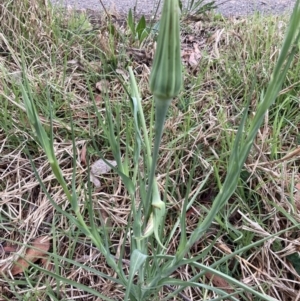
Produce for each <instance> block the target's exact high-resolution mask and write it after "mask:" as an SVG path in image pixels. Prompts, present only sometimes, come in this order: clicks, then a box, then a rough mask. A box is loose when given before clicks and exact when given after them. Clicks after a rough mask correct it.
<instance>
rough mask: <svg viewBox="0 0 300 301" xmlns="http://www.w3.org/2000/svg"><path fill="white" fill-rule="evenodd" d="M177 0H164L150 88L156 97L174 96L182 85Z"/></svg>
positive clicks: (167, 97)
mask: <svg viewBox="0 0 300 301" xmlns="http://www.w3.org/2000/svg"><path fill="white" fill-rule="evenodd" d="M179 29H180V24H179V4H178V0H164V6H163V11H162V16H161V20H160V25H159V34H158V41H157V47H156V52H155V55H154V61H153V67H152V71H151V75H150V89H151V92H152V93H153V95H154V97H155V98H157V99H161V100H163V99H167V100H170V99H172V98H173V97H176V96H177V95H178V93H179V91H180V89H181V85H182V74H181V72H182V66H181V56H180V34H179Z"/></svg>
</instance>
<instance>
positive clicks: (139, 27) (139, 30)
mask: <svg viewBox="0 0 300 301" xmlns="http://www.w3.org/2000/svg"><path fill="white" fill-rule="evenodd" d="M145 29H146V19H145V17H144V16H142V17H141V19H140V21H139V23H138V24H137V26H136V32H137V35H138V39H139V41H140V40H141V36H142V33H143V32H144V30H145Z"/></svg>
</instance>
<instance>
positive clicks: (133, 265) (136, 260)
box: [124, 249, 148, 300]
mask: <svg viewBox="0 0 300 301" xmlns="http://www.w3.org/2000/svg"><path fill="white" fill-rule="evenodd" d="M147 257H148V256H147V255H145V254H143V253H142V252H140V251H139V250H137V249H135V250H134V251H133V252H132V254H131V257H130V268H129V279H128V284H127V287H126V293H125V298H124V300H128V297H129V294H130V293H132V290H133V283H132V282H133V277H134V275H135V273H136V272H137V270H138V269H139V268H140V267H141V266H142V264H143V263H144V262H145V260H146V259H147Z"/></svg>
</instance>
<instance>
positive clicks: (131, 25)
mask: <svg viewBox="0 0 300 301" xmlns="http://www.w3.org/2000/svg"><path fill="white" fill-rule="evenodd" d="M127 24H128V27H129V28H130V30H131V33H132V35H133V37H134V38H135V26H134V19H133V14H132V10H131V9H130V10H129V12H128V17H127Z"/></svg>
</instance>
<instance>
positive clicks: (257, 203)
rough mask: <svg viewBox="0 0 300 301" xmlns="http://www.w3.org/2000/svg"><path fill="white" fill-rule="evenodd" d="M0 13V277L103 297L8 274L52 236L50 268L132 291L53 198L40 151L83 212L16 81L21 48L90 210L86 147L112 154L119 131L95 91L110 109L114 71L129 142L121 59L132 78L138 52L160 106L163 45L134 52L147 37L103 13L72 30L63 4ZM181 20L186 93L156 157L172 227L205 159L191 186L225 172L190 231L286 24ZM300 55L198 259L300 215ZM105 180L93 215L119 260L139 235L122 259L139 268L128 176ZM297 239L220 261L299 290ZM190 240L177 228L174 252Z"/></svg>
mask: <svg viewBox="0 0 300 301" xmlns="http://www.w3.org/2000/svg"><path fill="white" fill-rule="evenodd" d="M0 16H1V17H0V28H1V30H0V67H1V70H3V72H2V71H1V74H0V101H1V106H0V120H1V121H0V122H1V123H0V125H1V130H0V236H1V246H2V247H1V249H0V252H1V253H0V254H1V258H0V266H2V269H3V270H5V273H4V274H3V275H2V276H0V296H1V295H2V297H0V300H1V301H2V300H8V299H9V300H84V301H86V300H95V301H96V300H101V299H100V298H99V297H96V296H93V295H92V294H90V293H87V292H84V291H83V290H82V289H80V288H78V287H75V286H73V285H71V284H70V283H68V282H65V283H64V282H63V281H60V282H58V281H57V279H56V278H55V277H53V276H51V275H50V274H48V275H47V274H46V273H43V272H41V271H39V270H38V269H36V268H35V267H31V268H29V270H28V271H26V273H22V274H18V275H11V274H10V273H9V271H10V267H11V265H12V263H13V261H15V260H16V258H18V256H19V255H20V254H24V249H25V248H26V246H27V245H29V244H30V242H31V241H32V240H33V239H34V238H36V237H39V236H42V235H49V236H50V237H51V238H52V246H51V249H50V253H52V254H54V255H51V254H49V261H50V262H51V265H50V268H48V269H49V270H50V271H52V272H53V273H55V274H59V275H60V276H61V277H63V278H65V279H69V280H73V281H75V282H77V283H81V284H85V285H87V286H89V287H91V288H94V289H95V290H97V291H99V292H101V293H102V294H104V295H105V296H107V297H110V298H112V299H115V300H123V299H122V298H123V297H124V288H122V286H120V285H119V284H116V283H113V282H112V281H110V280H107V279H105V278H103V277H102V276H101V274H100V273H101V272H102V273H105V274H107V275H110V276H114V272H113V271H112V270H111V269H110V268H109V267H108V265H107V264H106V263H105V261H104V258H103V256H102V255H101V254H100V253H99V251H98V250H97V249H96V248H95V247H94V246H93V245H92V244H91V242H90V241H89V239H87V238H86V237H85V236H84V235H83V234H82V233H80V231H79V230H78V229H77V228H76V227H75V226H74V225H72V223H70V221H69V220H68V219H67V218H66V217H64V216H62V215H61V214H59V213H57V212H56V211H55V210H54V208H53V206H52V205H51V202H50V201H49V197H48V196H47V195H46V194H45V192H44V191H43V190H42V189H41V185H40V182H39V180H38V179H37V177H36V175H35V173H34V169H33V167H32V164H31V162H30V158H32V161H33V163H34V165H35V167H36V170H37V172H38V174H39V176H40V177H41V180H42V182H43V184H44V185H45V187H46V188H47V191H48V193H49V195H50V196H51V198H52V200H53V201H54V202H56V203H57V204H59V205H61V206H62V208H63V209H64V210H65V211H66V212H68V213H70V214H72V210H71V209H70V206H69V204H68V203H67V201H66V197H65V195H64V193H63V190H62V188H61V187H60V186H59V185H57V182H56V181H55V179H54V176H53V174H52V172H51V169H50V166H49V164H48V162H47V160H46V157H45V155H44V153H43V152H42V151H41V149H40V147H39V146H37V145H36V144H35V142H34V134H33V132H32V130H31V128H30V125H29V123H28V120H27V117H26V114H25V113H24V106H23V104H22V100H21V96H20V91H19V90H18V88H17V87H18V85H17V82H18V81H19V78H20V77H21V76H22V75H21V73H22V71H21V70H22V63H21V62H22V60H21V57H22V55H23V58H24V60H25V63H26V65H27V72H28V73H27V74H26V76H27V77H28V78H29V81H30V85H31V87H32V90H33V92H34V94H35V99H36V100H37V103H36V106H37V107H38V110H39V113H40V115H41V117H42V122H43V124H44V126H45V128H46V130H47V131H49V106H50V105H51V107H52V110H53V112H54V118H53V131H54V141H55V144H54V149H55V154H56V156H57V159H58V161H59V163H60V167H61V169H62V171H63V175H64V177H65V179H66V181H67V182H68V184H69V185H71V181H72V173H73V169H74V168H76V187H77V192H78V196H79V203H80V209H81V212H82V214H83V215H84V216H86V218H87V220H88V215H87V209H86V205H85V202H86V197H87V177H88V175H87V167H86V166H84V164H83V163H82V160H81V157H80V155H81V152H82V149H83V146H84V145H88V150H89V153H90V160H91V162H93V161H95V160H96V159H98V158H99V157H98V154H97V152H98V150H99V149H100V150H101V153H103V154H105V157H107V158H111V156H112V155H111V151H110V147H109V145H108V140H107V137H106V136H105V133H104V132H103V130H102V129H101V128H99V127H98V119H97V116H96V113H95V109H94V105H93V102H92V100H91V99H92V98H94V100H95V103H96V105H97V107H98V112H99V114H102V115H104V109H105V106H104V100H103V99H104V98H105V95H104V94H105V93H104V91H103V90H102V91H100V90H99V89H97V88H96V84H97V83H99V82H100V81H101V80H103V79H105V80H107V82H105V83H106V84H108V85H109V88H108V90H109V96H110V99H111V103H112V105H113V106H116V108H118V106H121V108H122V115H121V117H120V118H121V119H120V120H119V124H120V128H121V144H122V150H123V151H124V152H125V150H126V133H125V129H126V127H127V129H129V131H130V128H131V127H132V121H130V104H129V102H128V101H127V95H126V93H125V90H124V87H123V86H122V85H121V84H120V82H119V80H118V78H116V76H115V74H114V73H113V72H110V70H111V69H110V68H115V70H116V71H117V73H118V74H119V76H121V77H123V76H124V77H123V79H124V80H125V87H127V85H128V78H127V77H126V76H127V71H126V67H127V64H128V58H129V57H130V58H131V59H132V62H130V65H133V67H134V70H135V73H136V76H137V79H138V81H139V82H140V89H141V94H142V96H143V98H144V99H145V101H144V108H145V114H146V115H147V113H150V111H151V99H150V94H149V91H148V88H147V82H148V76H149V68H150V67H151V53H152V52H153V43H152V41H151V39H149V40H148V41H147V43H145V44H144V45H143V47H142V48H141V49H139V50H136V48H137V47H138V46H137V44H133V43H132V44H129V45H128V44H126V41H127V40H128V41H129V39H126V36H125V35H126V33H127V31H126V28H124V27H121V25H120V24H118V23H115V24H114V27H115V35H109V34H108V25H109V24H108V23H107V21H106V20H105V19H104V18H103V20H102V22H99V23H98V25H99V24H100V25H99V26H98V27H97V29H92V30H90V31H88V32H86V31H85V30H82V29H80V27H79V26H77V27H76V25H74V28H72V30H70V24H69V23H68V21H67V19H66V18H63V17H62V16H61V15H58V14H57V13H53V11H52V8H50V7H47V6H45V3H43V2H42V1H37V0H35V1H30V2H29V1H21V0H14V1H11V2H7V3H5V4H0ZM75 24H76V23H75ZM183 27H184V30H183V34H182V41H183V43H182V45H183V60H184V63H185V65H186V70H185V72H186V73H185V84H184V86H185V90H184V92H182V94H181V96H180V98H179V99H178V100H176V101H175V102H174V104H173V105H172V107H171V113H170V114H169V118H168V120H167V123H166V131H165V134H164V137H163V145H162V147H161V149H162V156H161V158H160V161H159V164H158V166H159V171H158V172H159V183H160V184H159V185H160V189H161V190H162V192H165V198H166V200H167V208H168V215H167V220H166V229H165V230H166V233H168V231H169V229H170V227H169V226H168V225H172V224H173V223H174V221H175V220H176V218H177V216H178V214H179V212H180V208H181V204H182V201H183V200H184V198H185V192H186V189H185V188H186V185H187V182H188V179H189V174H190V172H191V170H192V168H193V167H195V164H196V167H195V172H194V175H193V180H192V188H191V193H190V194H191V195H193V193H194V192H195V191H196V190H197V188H198V187H199V185H201V182H202V180H203V178H204V177H205V176H206V173H207V170H209V168H213V169H214V174H212V175H211V176H210V181H209V184H208V185H206V187H205V189H204V190H203V192H201V194H200V196H199V198H198V199H197V201H196V202H195V203H194V205H193V207H192V209H190V210H189V212H188V214H187V220H186V223H187V225H188V228H187V229H188V231H192V229H194V228H195V227H196V226H197V223H198V220H199V218H200V216H203V214H204V213H205V210H206V209H209V207H210V204H211V203H212V201H213V199H214V196H215V195H216V193H217V191H218V182H219V180H222V179H223V178H224V176H225V173H226V168H227V161H228V158H229V153H230V149H231V146H232V143H233V138H234V134H235V132H236V130H237V126H238V124H239V121H240V118H241V112H242V109H243V107H244V105H245V103H246V96H247V95H249V93H250V91H251V88H250V87H251V85H252V81H253V74H256V76H257V80H256V82H255V84H254V89H253V91H252V94H251V95H250V97H251V109H252V110H253V111H254V110H255V107H256V105H257V103H258V100H259V95H260V93H261V91H262V90H263V89H264V88H265V86H266V84H267V82H268V80H269V77H270V74H271V70H272V66H273V64H274V61H275V59H276V57H277V55H278V51H279V48H280V47H279V45H280V41H281V40H282V36H283V33H284V27H285V23H284V21H280V19H279V18H275V17H274V18H270V19H268V20H267V19H265V20H263V19H260V18H257V19H255V18H254V19H240V20H236V19H232V20H222V19H218V18H217V17H213V16H210V17H209V18H208V19H200V20H199V21H198V22H195V21H193V22H187V23H185V24H184V26H183ZM276 28H277V29H276ZM117 33H119V35H118V34H117ZM122 35H123V36H122ZM197 49H199V52H198V50H197ZM145 54H148V55H145ZM299 66H300V65H299V62H298V57H296V58H295V62H294V66H293V69H292V70H291V72H290V73H289V78H288V79H287V81H286V83H285V87H284V89H283V90H282V93H281V96H280V97H279V98H278V101H277V103H276V104H275V105H274V106H273V108H272V109H271V110H270V111H269V114H268V116H266V119H265V123H264V126H263V127H262V128H261V130H260V132H259V135H258V136H257V140H256V143H255V147H253V149H252V151H251V154H250V156H249V158H248V161H247V164H246V165H245V169H244V171H243V173H242V175H241V179H240V183H239V185H238V189H237V191H236V194H235V195H234V196H233V197H232V198H231V200H230V202H229V204H228V205H227V206H226V208H225V210H224V211H223V212H220V213H219V215H218V219H217V221H216V223H214V224H213V226H212V227H211V229H210V230H209V232H208V234H207V235H206V237H204V238H203V240H201V241H199V242H198V243H197V244H196V245H195V246H193V248H192V250H191V253H190V254H189V255H190V257H192V256H195V255H197V254H198V253H199V252H201V251H202V250H204V249H205V248H207V247H208V246H209V245H210V244H211V243H212V242H213V241H214V240H216V241H217V243H216V244H215V245H214V246H213V248H212V249H211V250H210V252H209V254H208V256H207V257H206V259H205V261H204V262H203V263H204V264H207V265H211V264H213V263H214V262H215V261H216V260H218V259H219V258H221V257H223V256H225V255H226V254H227V255H228V254H230V253H232V252H234V251H237V250H239V249H241V248H243V247H245V246H247V245H249V244H251V243H253V242H255V241H257V240H259V239H262V238H264V237H266V236H270V235H272V234H275V233H277V232H279V231H281V230H284V229H286V228H288V227H290V226H292V225H296V224H298V223H299V222H300V219H299V214H298V211H299V208H300V197H299V192H298V190H297V189H298V188H299V182H300V179H299V171H298V165H299V159H298V156H299V152H298V151H299V149H298V145H297V144H298V137H299V132H298V127H299V117H298V116H297V112H298V108H299V100H298V98H299V88H300V85H299V83H298V82H297V74H299V73H298V70H299ZM4 70H5V71H4ZM295 82H296V84H294V83H295ZM102 83H103V82H102ZM297 97H298V98H297ZM281 106H282V107H281ZM149 115H150V114H149ZM71 119H72V120H73V122H74V135H75V137H74V138H75V141H76V166H74V165H73V154H74V152H73V145H72V133H71V128H70V120H71ZM148 121H149V120H148ZM93 142H95V144H96V145H95V144H93ZM97 148H98V149H97ZM295 150H296V151H295ZM294 151H295V152H294ZM101 183H102V186H101V188H100V189H98V190H94V189H92V200H93V205H94V214H95V220H96V221H97V222H98V223H99V225H100V224H101V220H102V221H103V220H104V222H105V224H106V226H107V227H109V229H110V242H111V245H110V246H109V248H110V250H111V252H112V253H113V254H115V256H116V258H118V256H119V254H120V251H121V246H122V243H123V241H124V240H125V241H127V243H126V247H125V254H126V256H125V258H124V269H128V266H127V264H128V261H126V260H129V256H130V240H129V239H128V237H127V236H126V232H125V229H126V226H127V224H128V219H129V214H130V210H131V209H130V208H131V206H130V198H129V195H128V194H127V192H126V191H125V189H124V187H123V185H122V182H121V180H120V179H119V178H118V176H117V175H115V174H108V175H104V176H103V178H101ZM99 231H100V227H99ZM298 236H299V231H298V230H295V229H294V230H292V231H286V232H284V233H282V234H281V235H280V236H275V237H273V238H271V239H269V240H267V241H265V242H264V243H262V244H261V245H260V246H257V247H254V248H251V249H249V250H247V251H243V252H242V253H241V254H238V255H235V256H233V257H232V258H231V259H230V260H228V261H227V262H225V263H224V264H223V265H221V266H219V267H218V269H219V270H222V271H223V272H225V273H227V274H231V275H232V276H233V277H234V278H236V279H238V280H240V281H241V282H243V283H245V284H247V285H249V286H252V287H256V289H257V290H259V291H261V292H264V293H266V294H268V295H270V296H273V297H274V298H276V299H277V300H282V301H288V300H293V301H295V300H300V295H299V279H300V278H299V277H300V276H299V274H298V273H297V272H296V270H295V267H296V266H295V265H294V266H293V263H294V262H292V261H291V260H289V258H290V257H288V255H291V254H295V253H297V252H298V250H299V247H300V243H299V240H298ZM178 239H179V233H175V235H174V237H173V241H171V242H170V244H169V246H168V251H169V253H170V254H173V253H174V250H176V246H177V245H178ZM9 246H16V252H6V250H7V249H8V247H9ZM68 259H69V261H68ZM70 260H71V261H70ZM76 263H77V265H76ZM38 264H40V262H38ZM4 266H5V269H4ZM40 266H41V264H40ZM84 267H90V268H92V269H94V270H90V271H89V270H86V269H84ZM195 272H196V270H195V268H191V267H189V266H186V267H185V268H181V269H179V270H178V271H177V272H176V273H175V274H174V276H176V277H177V278H178V279H182V280H189V279H190V278H191V277H192V276H193V275H194V273H195ZM206 276H207V277H206V278H203V279H202V281H205V282H206V283H210V282H211V283H213V284H214V285H215V286H218V285H219V286H222V285H224V283H221V284H218V282H217V281H216V279H215V280H214V279H213V277H209V275H206ZM217 280H218V281H220V279H217ZM225 285H226V283H225ZM226 289H230V288H228V287H227V288H226ZM170 290H174V287H168V288H164V290H163V291H162V292H161V295H160V296H159V298H158V299H160V300H161V299H162V298H163V296H166V295H167V294H168V293H169V292H170ZM182 293H183V295H182V296H181V297H174V300H179V299H180V298H186V299H185V300H207V299H205V297H204V296H205V295H206V298H208V297H211V298H212V297H213V296H214V294H213V293H212V292H207V291H205V290H204V289H203V288H190V289H186V290H185V291H183V292H182ZM1 298H2V299H1ZM240 300H256V299H254V298H253V296H250V295H246V296H240Z"/></svg>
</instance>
